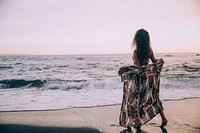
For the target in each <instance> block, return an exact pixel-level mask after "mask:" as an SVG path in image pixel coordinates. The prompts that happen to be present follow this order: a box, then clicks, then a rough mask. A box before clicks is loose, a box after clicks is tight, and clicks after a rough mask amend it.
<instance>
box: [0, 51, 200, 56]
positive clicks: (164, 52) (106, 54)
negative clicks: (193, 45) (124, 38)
mask: <svg viewBox="0 0 200 133" xmlns="http://www.w3.org/2000/svg"><path fill="white" fill-rule="evenodd" d="M127 54H132V53H112V54H108V53H103V54H99V53H98V54H94V53H91V54H85V53H82V54H0V56H64V55H69V56H70V55H71V56H76V55H127ZM154 54H198V55H199V54H200V52H176V53H175V52H172V53H171V52H169V53H168V52H156V53H154Z"/></svg>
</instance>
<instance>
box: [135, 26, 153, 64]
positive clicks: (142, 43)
mask: <svg viewBox="0 0 200 133" xmlns="http://www.w3.org/2000/svg"><path fill="white" fill-rule="evenodd" d="M134 46H136V47H135V49H136V53H137V57H138V59H139V62H140V65H143V64H144V63H145V62H146V61H147V60H148V59H149V47H150V36H149V33H148V32H147V31H146V30H144V29H139V30H138V31H137V32H136V33H135V37H134V39H133V43H132V47H134Z"/></svg>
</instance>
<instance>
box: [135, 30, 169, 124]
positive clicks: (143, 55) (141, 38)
mask: <svg viewBox="0 0 200 133" xmlns="http://www.w3.org/2000/svg"><path fill="white" fill-rule="evenodd" d="M132 47H133V48H134V51H133V62H134V65H137V66H141V65H143V66H146V65H148V63H149V59H151V61H152V62H153V63H156V61H157V60H156V59H155V56H154V53H153V50H152V48H151V46H150V37H149V33H148V32H147V31H146V30H144V29H140V30H138V31H137V32H136V34H135V37H134V40H133V43H132ZM160 116H161V118H162V124H161V127H164V126H166V125H167V122H168V121H167V119H166V117H165V115H164V112H163V111H161V112H160Z"/></svg>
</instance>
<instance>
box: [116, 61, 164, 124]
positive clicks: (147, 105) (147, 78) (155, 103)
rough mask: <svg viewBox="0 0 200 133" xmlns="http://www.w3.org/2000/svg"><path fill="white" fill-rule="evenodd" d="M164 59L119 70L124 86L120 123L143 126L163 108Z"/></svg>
mask: <svg viewBox="0 0 200 133" xmlns="http://www.w3.org/2000/svg"><path fill="white" fill-rule="evenodd" d="M163 64H164V61H163V59H159V60H158V61H157V63H154V64H149V65H147V66H139V67H137V66H127V67H121V68H120V69H119V71H118V73H119V75H120V76H121V80H122V82H124V87H123V99H122V106H121V111H120V117H119V124H120V125H121V126H124V127H131V126H134V127H137V126H141V125H143V124H145V123H147V122H148V121H150V120H151V119H152V118H153V117H155V116H156V115H157V114H158V113H159V112H160V111H162V110H163V107H162V103H161V101H160V99H159V88H160V72H161V70H162V66H163Z"/></svg>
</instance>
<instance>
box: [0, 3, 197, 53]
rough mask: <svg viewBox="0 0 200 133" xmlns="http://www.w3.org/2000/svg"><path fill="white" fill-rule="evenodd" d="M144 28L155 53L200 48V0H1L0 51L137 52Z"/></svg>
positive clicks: (194, 50)
mask: <svg viewBox="0 0 200 133" xmlns="http://www.w3.org/2000/svg"><path fill="white" fill-rule="evenodd" d="M140 28H144V29H146V30H147V31H148V32H149V34H150V36H151V45H152V48H153V50H154V52H155V53H182V52H184V53H186V52H196V53H198V52H200V0H165V1H164V0H163V1H162V0H125V1H122V0H1V1H0V54H31V55H55V54H56V55H57V54H61V55H66V54H123V53H125V54H126V53H132V51H131V43H132V40H133V37H134V34H135V32H136V31H137V30H138V29H140Z"/></svg>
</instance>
